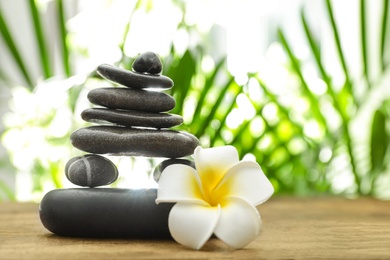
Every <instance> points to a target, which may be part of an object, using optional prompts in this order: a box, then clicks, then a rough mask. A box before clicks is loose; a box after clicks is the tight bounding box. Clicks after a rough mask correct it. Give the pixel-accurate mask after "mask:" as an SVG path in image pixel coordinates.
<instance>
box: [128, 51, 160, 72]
mask: <svg viewBox="0 0 390 260" xmlns="http://www.w3.org/2000/svg"><path fill="white" fill-rule="evenodd" d="M133 70H134V71H136V72H140V73H150V74H160V73H161V71H162V63H161V60H160V58H159V57H158V56H157V55H156V54H155V53H154V52H151V51H148V52H144V53H142V54H140V55H139V56H138V57H137V58H136V59H135V61H134V63H133Z"/></svg>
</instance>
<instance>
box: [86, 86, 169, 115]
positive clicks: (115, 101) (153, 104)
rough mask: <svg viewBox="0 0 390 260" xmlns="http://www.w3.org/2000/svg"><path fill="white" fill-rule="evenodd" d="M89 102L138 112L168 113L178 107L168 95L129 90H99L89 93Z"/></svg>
mask: <svg viewBox="0 0 390 260" xmlns="http://www.w3.org/2000/svg"><path fill="white" fill-rule="evenodd" d="M88 100H89V101H90V102H91V103H93V104H95V105H100V106H104V107H108V108H112V109H126V110H138V111H145V112H156V113H157V112H166V111H169V110H171V109H173V108H174V107H175V105H176V102H175V99H174V98H173V97H171V96H170V95H168V94H165V93H163V92H156V91H147V90H137V89H129V88H97V89H93V90H91V91H90V92H89V93H88Z"/></svg>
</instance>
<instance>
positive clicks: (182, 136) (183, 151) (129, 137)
mask: <svg viewBox="0 0 390 260" xmlns="http://www.w3.org/2000/svg"><path fill="white" fill-rule="evenodd" d="M70 141H71V143H72V145H73V146H74V147H76V148H78V149H80V150H82V151H85V152H89V153H96V154H111V155H126V156H145V157H166V158H178V157H185V156H188V155H191V154H193V152H194V150H195V148H196V147H197V146H198V144H199V140H198V139H197V138H196V137H195V136H193V135H191V134H189V133H185V132H178V131H173V130H151V129H137V128H125V127H116V126H90V127H86V128H81V129H78V130H76V131H75V132H74V133H73V134H72V135H71V136H70Z"/></svg>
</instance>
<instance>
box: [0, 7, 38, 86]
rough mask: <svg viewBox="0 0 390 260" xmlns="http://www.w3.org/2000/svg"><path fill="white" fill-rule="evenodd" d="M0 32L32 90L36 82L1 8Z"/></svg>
mask: <svg viewBox="0 0 390 260" xmlns="http://www.w3.org/2000/svg"><path fill="white" fill-rule="evenodd" d="M0 32H1V34H0V35H1V36H2V37H3V39H4V42H5V44H6V45H7V47H8V49H9V50H10V52H11V54H12V57H13V59H14V60H15V62H16V65H17V66H18V67H19V70H20V72H21V73H22V75H23V77H24V80H25V81H26V83H27V86H28V87H29V88H30V90H32V89H33V88H34V83H33V80H32V78H31V74H30V72H29V71H28V70H27V68H26V67H25V62H24V61H23V59H22V57H21V55H20V52H19V48H18V46H17V45H16V44H15V41H14V39H13V37H12V35H11V33H10V30H9V26H8V24H7V23H6V20H5V19H4V16H3V14H2V12H1V9H0Z"/></svg>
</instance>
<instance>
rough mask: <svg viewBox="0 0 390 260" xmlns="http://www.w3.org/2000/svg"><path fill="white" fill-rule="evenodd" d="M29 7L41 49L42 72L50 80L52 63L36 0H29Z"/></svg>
mask: <svg viewBox="0 0 390 260" xmlns="http://www.w3.org/2000/svg"><path fill="white" fill-rule="evenodd" d="M28 3H29V7H30V13H31V18H32V20H33V25H34V30H35V38H36V40H37V43H38V47H39V54H40V60H41V65H42V71H43V75H44V77H45V78H46V79H47V78H50V77H51V76H52V72H51V67H50V61H49V54H48V48H47V45H46V42H45V37H44V33H43V30H42V25H41V18H40V15H39V12H38V8H37V5H36V2H35V0H29V1H28Z"/></svg>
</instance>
